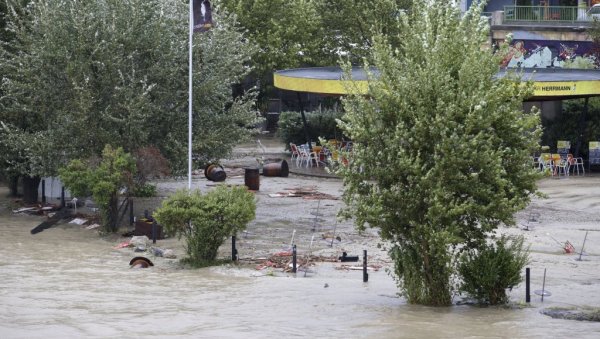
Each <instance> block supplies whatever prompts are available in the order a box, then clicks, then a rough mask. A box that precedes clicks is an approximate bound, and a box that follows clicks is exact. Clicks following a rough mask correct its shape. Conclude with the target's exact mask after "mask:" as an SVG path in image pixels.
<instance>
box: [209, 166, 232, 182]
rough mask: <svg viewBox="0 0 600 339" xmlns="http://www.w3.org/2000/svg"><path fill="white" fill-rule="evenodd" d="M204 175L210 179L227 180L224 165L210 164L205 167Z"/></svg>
mask: <svg viewBox="0 0 600 339" xmlns="http://www.w3.org/2000/svg"><path fill="white" fill-rule="evenodd" d="M204 176H205V177H206V179H208V180H210V181H225V178H227V174H226V173H225V171H224V170H223V166H221V165H215V164H209V165H208V166H206V168H205V169H204Z"/></svg>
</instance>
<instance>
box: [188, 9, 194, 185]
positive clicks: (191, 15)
mask: <svg viewBox="0 0 600 339" xmlns="http://www.w3.org/2000/svg"><path fill="white" fill-rule="evenodd" d="M193 34H194V6H193V0H190V32H189V35H190V36H189V38H190V47H189V75H188V81H189V85H188V86H189V97H188V101H189V103H188V107H189V112H188V190H190V191H191V190H192V38H193Z"/></svg>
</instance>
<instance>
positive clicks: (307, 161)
mask: <svg viewBox="0 0 600 339" xmlns="http://www.w3.org/2000/svg"><path fill="white" fill-rule="evenodd" d="M297 149H298V154H299V155H298V158H297V159H296V160H297V162H296V166H304V165H305V166H306V167H308V166H311V167H312V165H313V164H315V165H316V166H317V167H319V156H318V154H317V153H316V152H314V151H312V152H311V151H310V148H309V147H308V144H302V145H297Z"/></svg>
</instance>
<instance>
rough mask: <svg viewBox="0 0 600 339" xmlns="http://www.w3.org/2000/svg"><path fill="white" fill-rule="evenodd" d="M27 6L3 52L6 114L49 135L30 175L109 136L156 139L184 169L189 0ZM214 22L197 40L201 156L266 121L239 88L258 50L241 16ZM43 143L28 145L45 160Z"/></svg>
mask: <svg viewBox="0 0 600 339" xmlns="http://www.w3.org/2000/svg"><path fill="white" fill-rule="evenodd" d="M15 1H17V0H8V4H9V8H16V7H17V5H16V2H15ZM23 11H25V14H23V15H18V14H17V13H18V12H17V11H10V10H9V11H8V13H9V17H8V18H7V19H8V26H9V28H10V29H11V31H12V32H14V35H15V38H14V40H13V41H12V43H11V44H10V45H9V44H3V48H2V49H1V50H0V53H1V55H0V74H2V75H3V81H2V91H3V96H2V97H1V98H0V121H4V122H6V123H7V124H10V125H11V126H13V127H14V128H15V129H17V130H18V131H19V132H20V133H21V134H23V135H24V136H29V138H33V137H34V136H37V135H38V134H39V133H41V134H42V135H43V136H44V137H45V138H46V139H45V141H44V143H45V144H47V145H50V146H51V147H50V150H49V152H50V153H49V154H48V155H49V156H48V157H47V159H48V160H49V161H48V162H43V163H42V165H41V166H40V167H41V170H40V171H39V172H34V171H33V169H31V168H26V167H27V166H24V167H23V170H22V171H21V172H20V175H23V176H38V175H52V174H55V173H56V170H57V168H58V167H60V166H61V165H64V164H66V163H67V162H68V161H69V160H70V159H75V158H86V157H88V156H91V155H99V154H100V153H101V151H102V147H103V145H105V144H111V145H114V146H115V147H116V146H121V147H123V148H124V150H125V151H127V152H133V151H135V150H136V149H139V148H142V147H147V146H155V147H157V148H158V149H159V150H160V151H161V153H162V154H164V155H165V156H166V158H167V159H168V160H169V161H170V163H171V166H172V167H173V168H174V170H175V171H182V170H184V169H185V168H186V166H185V163H186V159H187V151H186V150H187V139H188V138H187V126H188V123H187V116H188V114H187V112H188V40H187V39H188V34H187V27H188V25H187V18H188V7H187V6H186V4H185V3H184V2H182V1H180V0H167V1H160V0H101V1H68V0H62V1H50V0H35V1H32V2H31V3H30V4H29V5H28V6H27V7H26V8H24V9H23ZM28 18H31V19H28ZM215 21H217V22H218V26H217V27H216V28H215V29H213V30H211V31H210V32H208V33H205V34H202V35H195V36H194V43H195V47H194V59H193V60H194V98H193V101H194V124H193V126H194V141H193V150H194V153H195V154H196V155H197V159H199V160H200V161H207V160H214V159H219V158H221V157H224V156H227V155H228V154H229V153H230V152H231V149H232V147H233V146H234V145H235V144H236V143H237V142H239V141H240V140H243V139H245V138H248V137H249V136H250V135H251V133H252V132H253V129H252V126H253V125H254V124H255V123H256V122H257V117H256V113H255V109H254V108H253V105H254V97H255V95H254V94H253V93H251V92H247V93H241V95H239V96H237V97H235V98H234V97H233V93H232V86H233V85H235V84H237V83H239V82H240V81H241V80H242V79H243V77H244V76H245V75H246V74H247V73H248V72H249V71H250V70H251V68H249V67H248V62H249V58H250V56H251V53H252V49H253V47H252V46H251V45H250V44H248V43H247V42H245V40H244V37H243V35H242V33H241V32H240V31H239V30H238V29H237V28H236V27H235V18H233V17H229V16H220V15H219V14H218V13H215ZM14 146H15V147H16V146H18V145H14ZM34 151H35V150H33V149H29V148H24V149H21V150H20V151H19V152H18V153H19V154H28V153H29V155H28V156H26V157H25V159H29V158H36V157H37V158H40V157H42V156H43V155H44V156H45V154H39V153H35V152H34ZM196 165H200V166H201V165H202V164H201V163H197V164H196Z"/></svg>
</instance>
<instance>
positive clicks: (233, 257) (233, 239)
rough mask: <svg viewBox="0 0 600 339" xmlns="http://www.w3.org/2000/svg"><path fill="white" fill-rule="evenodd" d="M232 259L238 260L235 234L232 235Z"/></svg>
mask: <svg viewBox="0 0 600 339" xmlns="http://www.w3.org/2000/svg"><path fill="white" fill-rule="evenodd" d="M231 260H233V261H237V260H238V256H237V249H236V248H235V235H232V236H231Z"/></svg>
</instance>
